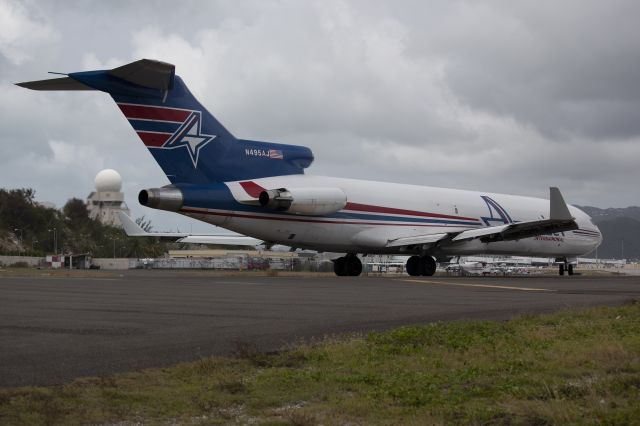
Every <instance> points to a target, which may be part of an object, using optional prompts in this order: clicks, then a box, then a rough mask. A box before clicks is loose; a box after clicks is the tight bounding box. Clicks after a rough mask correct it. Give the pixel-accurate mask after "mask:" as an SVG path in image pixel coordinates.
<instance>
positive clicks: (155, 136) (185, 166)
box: [17, 59, 313, 184]
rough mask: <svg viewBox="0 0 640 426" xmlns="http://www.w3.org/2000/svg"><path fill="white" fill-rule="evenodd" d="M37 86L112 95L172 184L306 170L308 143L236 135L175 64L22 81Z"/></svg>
mask: <svg viewBox="0 0 640 426" xmlns="http://www.w3.org/2000/svg"><path fill="white" fill-rule="evenodd" d="M17 85H18V86H21V87H25V88H28V89H32V90H100V91H103V92H106V93H108V94H109V95H111V97H112V98H113V100H114V101H115V102H116V103H117V104H118V107H119V108H120V110H121V112H122V113H123V114H124V116H125V117H126V119H127V120H128V121H129V124H130V125H131V126H132V127H133V129H134V131H135V132H136V134H137V135H138V137H139V138H140V140H141V141H142V142H143V143H144V144H145V146H146V147H147V148H148V149H149V151H150V152H151V154H152V155H153V157H154V158H155V160H156V162H157V163H158V164H159V165H160V167H161V168H162V170H163V171H164V172H165V174H166V175H167V177H168V178H169V180H170V181H171V183H194V184H197V183H209V182H225V181H236V180H245V179H256V178H260V177H267V176H279V175H289V174H301V173H304V169H305V168H306V167H308V166H309V165H310V164H311V162H312V161H313V154H312V153H311V150H309V148H306V147H302V146H295V145H283V144H275V143H268V142H259V141H248V140H241V139H236V138H235V137H234V136H233V135H232V134H231V133H230V132H229V131H228V130H227V129H226V128H225V127H224V126H223V125H222V124H221V123H220V122H219V121H218V120H217V119H216V118H215V117H214V116H213V115H212V114H211V113H210V112H209V111H207V109H206V108H204V107H203V106H202V104H200V102H198V100H197V99H196V98H195V97H194V96H193V95H192V94H191V92H190V91H189V89H188V88H187V86H186V84H184V82H183V81H182V79H181V78H180V77H179V76H177V75H176V74H175V66H174V65H172V64H168V63H166V62H161V61H156V60H151V59H141V60H139V61H135V62H132V63H130V64H126V65H123V66H120V67H117V68H113V69H111V70H99V71H84V72H74V73H69V74H67V77H63V78H56V79H50V80H40V81H31V82H24V83H17Z"/></svg>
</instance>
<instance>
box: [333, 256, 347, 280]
mask: <svg viewBox="0 0 640 426" xmlns="http://www.w3.org/2000/svg"><path fill="white" fill-rule="evenodd" d="M333 272H335V273H336V275H337V276H339V277H344V276H346V275H347V258H346V257H339V258H337V259H336V260H334V261H333Z"/></svg>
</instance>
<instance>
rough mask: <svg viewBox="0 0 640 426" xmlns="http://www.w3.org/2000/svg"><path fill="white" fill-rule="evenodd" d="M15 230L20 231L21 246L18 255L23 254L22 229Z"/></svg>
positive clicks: (15, 230)
mask: <svg viewBox="0 0 640 426" xmlns="http://www.w3.org/2000/svg"><path fill="white" fill-rule="evenodd" d="M13 231H14V232H18V231H20V240H19V241H20V248H18V255H19V256H22V229H19V228H15V229H14V230H13Z"/></svg>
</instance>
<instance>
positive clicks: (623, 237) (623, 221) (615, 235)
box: [585, 217, 640, 259]
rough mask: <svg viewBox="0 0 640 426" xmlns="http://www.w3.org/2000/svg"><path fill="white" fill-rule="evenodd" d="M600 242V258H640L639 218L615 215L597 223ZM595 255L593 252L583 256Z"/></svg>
mask: <svg viewBox="0 0 640 426" xmlns="http://www.w3.org/2000/svg"><path fill="white" fill-rule="evenodd" d="M598 228H600V231H601V232H602V244H601V245H600V247H598V257H599V258H601V259H621V258H622V257H623V251H624V258H625V259H640V220H636V219H633V218H630V217H617V218H615V219H611V220H605V221H602V222H599V223H598ZM585 257H595V252H593V253H591V254H589V255H587V256H585Z"/></svg>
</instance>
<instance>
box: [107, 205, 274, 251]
mask: <svg viewBox="0 0 640 426" xmlns="http://www.w3.org/2000/svg"><path fill="white" fill-rule="evenodd" d="M118 217H119V218H120V222H122V226H123V227H124V232H125V233H126V234H127V235H128V236H130V237H159V238H167V239H173V240H174V241H176V242H178V243H192V244H217V245H227V246H257V245H260V244H262V243H263V242H264V241H262V240H259V239H257V238H252V237H247V236H245V235H239V234H199V235H196V234H187V233H182V232H147V231H145V230H144V229H142V228H141V227H140V226H138V224H137V223H135V222H134V221H133V220H132V219H131V218H130V217H129V215H127V214H126V213H124V212H118Z"/></svg>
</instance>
